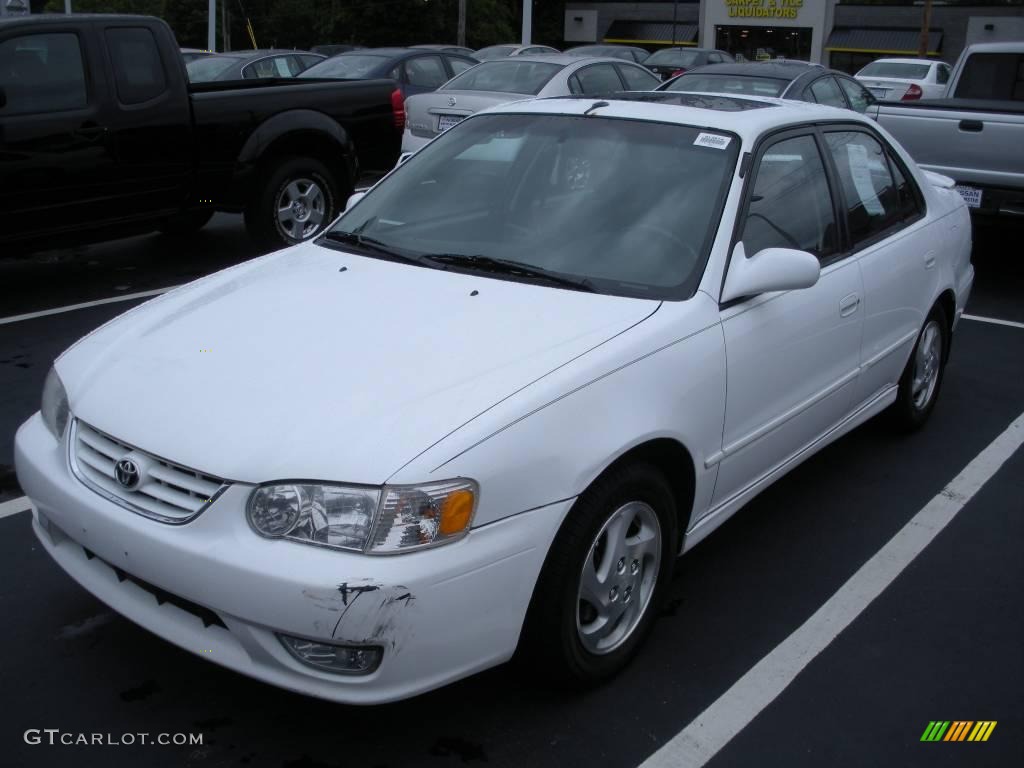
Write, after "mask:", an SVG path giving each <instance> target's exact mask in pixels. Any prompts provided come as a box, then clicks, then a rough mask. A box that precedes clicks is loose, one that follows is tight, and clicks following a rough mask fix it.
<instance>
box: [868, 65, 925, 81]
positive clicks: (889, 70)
mask: <svg viewBox="0 0 1024 768" xmlns="http://www.w3.org/2000/svg"><path fill="white" fill-rule="evenodd" d="M931 66H932V65H931V64H904V63H903V62H898V61H875V62H872V63H871V64H868V65H867V66H866V67H864V69H862V70H861V71H860V72H858V73H857V74H858V75H861V76H864V77H898V78H900V79H902V80H924V79H925V78H926V77H928V70H929V69H931Z"/></svg>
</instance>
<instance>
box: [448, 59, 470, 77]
mask: <svg viewBox="0 0 1024 768" xmlns="http://www.w3.org/2000/svg"><path fill="white" fill-rule="evenodd" d="M448 63H449V64H450V65H451V68H452V74H453V75H458V74H459V73H461V72H465V71H466V70H467V69H469V68H470V67H472V66H475V64H474V63H473V62H472V61H466V60H465V59H456V58H455V57H454V56H452V57H449V59H448Z"/></svg>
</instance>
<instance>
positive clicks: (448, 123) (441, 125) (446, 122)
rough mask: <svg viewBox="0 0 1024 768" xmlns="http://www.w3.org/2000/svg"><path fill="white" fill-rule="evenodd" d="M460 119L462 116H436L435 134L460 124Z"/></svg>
mask: <svg viewBox="0 0 1024 768" xmlns="http://www.w3.org/2000/svg"><path fill="white" fill-rule="evenodd" d="M462 119H463V118H462V115H438V116H437V132H438V133H444V132H445V131H447V130H448V129H449V128H451V127H452V126H453V125H455V124H456V123H461V122H462Z"/></svg>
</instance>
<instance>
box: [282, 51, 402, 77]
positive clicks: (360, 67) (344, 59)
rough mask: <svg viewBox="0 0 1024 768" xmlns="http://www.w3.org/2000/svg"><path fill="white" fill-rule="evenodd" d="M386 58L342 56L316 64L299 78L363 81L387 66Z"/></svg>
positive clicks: (355, 55) (363, 55) (357, 55)
mask: <svg viewBox="0 0 1024 768" xmlns="http://www.w3.org/2000/svg"><path fill="white" fill-rule="evenodd" d="M388 61H389V59H388V58H387V57H386V56H370V55H366V54H362V53H356V54H352V55H349V54H342V55H340V56H334V57H333V58H330V59H324V60H323V61H321V62H319V63H317V64H314V65H313V66H312V67H310V68H309V69H307V70H306V71H305V72H301V73H299V75H298V76H299V77H336V78H338V79H339V80H362V79H365V78H367V77H369V76H370V73H371V72H373V71H374V70H375V69H377V68H378V67H381V66H383V65H384V64H387V62H388Z"/></svg>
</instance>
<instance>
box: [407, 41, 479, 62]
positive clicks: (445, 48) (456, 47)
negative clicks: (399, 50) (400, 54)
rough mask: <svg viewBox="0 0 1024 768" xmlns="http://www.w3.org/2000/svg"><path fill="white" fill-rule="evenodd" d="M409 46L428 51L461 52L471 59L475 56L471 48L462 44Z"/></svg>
mask: <svg viewBox="0 0 1024 768" xmlns="http://www.w3.org/2000/svg"><path fill="white" fill-rule="evenodd" d="M410 48H423V49H425V50H429V51H443V52H444V53H461V54H462V55H463V56H469V57H470V58H471V59H472V58H476V56H475V55H474V53H475V51H474V50H473V49H472V48H467V47H466V46H464V45H436V44H429V45H412V46H410Z"/></svg>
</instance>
